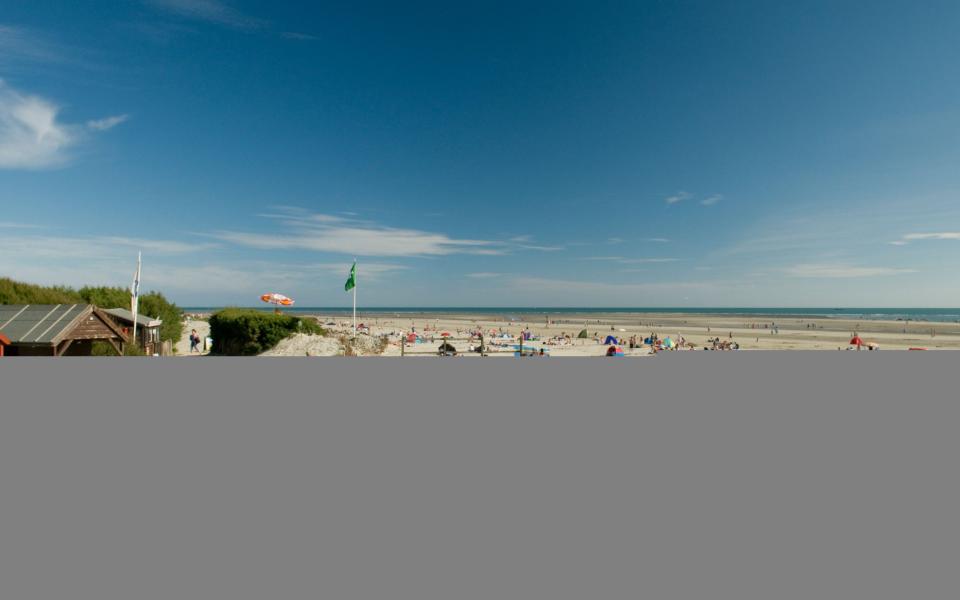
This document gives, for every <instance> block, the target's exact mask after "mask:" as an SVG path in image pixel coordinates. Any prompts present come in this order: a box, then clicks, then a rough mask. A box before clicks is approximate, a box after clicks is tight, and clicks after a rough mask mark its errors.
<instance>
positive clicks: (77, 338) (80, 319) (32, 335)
mask: <svg viewBox="0 0 960 600" xmlns="http://www.w3.org/2000/svg"><path fill="white" fill-rule="evenodd" d="M0 330H2V331H3V332H4V334H5V336H6V338H7V339H8V340H9V342H10V343H9V345H8V346H7V348H6V350H5V353H6V355H7V356H89V355H90V354H92V352H93V343H94V342H96V341H102V342H107V343H109V344H110V345H111V346H112V347H113V349H114V350H115V351H116V353H117V354H118V355H122V354H123V345H124V344H126V343H127V335H126V334H125V333H124V332H123V329H122V328H121V327H120V326H119V325H118V324H117V322H116V321H114V319H113V317H112V316H110V315H109V314H108V313H106V312H105V311H103V310H101V309H99V308H97V307H95V306H92V305H90V304H3V305H0Z"/></svg>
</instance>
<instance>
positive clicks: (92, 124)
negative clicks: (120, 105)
mask: <svg viewBox="0 0 960 600" xmlns="http://www.w3.org/2000/svg"><path fill="white" fill-rule="evenodd" d="M129 118H130V115H116V116H113V117H106V118H104V119H96V120H93V121H87V128H88V129H92V130H94V131H107V130H108V129H113V128H114V127H116V126H117V125H119V124H120V123H123V122H125V121H126V120H127V119H129Z"/></svg>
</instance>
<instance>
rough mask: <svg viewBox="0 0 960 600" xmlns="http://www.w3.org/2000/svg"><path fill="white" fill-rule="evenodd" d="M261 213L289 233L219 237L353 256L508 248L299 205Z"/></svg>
mask: <svg viewBox="0 0 960 600" xmlns="http://www.w3.org/2000/svg"><path fill="white" fill-rule="evenodd" d="M276 210H277V212H275V213H267V214H264V215H262V216H264V217H267V218H270V219H274V220H277V221H278V222H279V223H280V224H281V225H283V226H284V227H285V228H287V230H288V231H285V232H282V233H277V234H274V233H251V232H240V231H218V232H215V233H213V234H212V236H213V237H214V238H215V239H218V240H221V241H224V242H229V243H232V244H237V245H240V246H247V247H250V248H258V249H261V250H308V251H313V252H329V253H334V254H346V255H352V256H445V255H449V254H479V255H498V254H506V253H507V251H508V248H509V246H508V245H506V244H503V243H498V242H494V241H488V240H472V239H458V238H453V237H450V236H448V235H446V234H444V233H435V232H429V231H421V230H417V229H404V228H397V227H387V226H384V225H380V224H377V223H372V222H369V221H363V220H359V219H352V218H346V217H340V216H334V215H327V214H321V213H309V212H307V211H303V210H301V209H298V208H294V207H276Z"/></svg>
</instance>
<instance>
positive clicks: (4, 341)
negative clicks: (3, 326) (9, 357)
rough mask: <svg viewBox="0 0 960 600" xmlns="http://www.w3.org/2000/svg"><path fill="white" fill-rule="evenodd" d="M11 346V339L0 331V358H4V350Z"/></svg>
mask: <svg viewBox="0 0 960 600" xmlns="http://www.w3.org/2000/svg"><path fill="white" fill-rule="evenodd" d="M9 345H10V338H8V337H7V336H5V335H3V332H2V331H0V357H3V349H4V348H5V347H7V346H9Z"/></svg>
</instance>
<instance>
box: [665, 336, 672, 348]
mask: <svg viewBox="0 0 960 600" xmlns="http://www.w3.org/2000/svg"><path fill="white" fill-rule="evenodd" d="M663 345H664V346H665V347H667V348H673V340H672V339H671V338H667V339H665V340H663Z"/></svg>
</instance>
